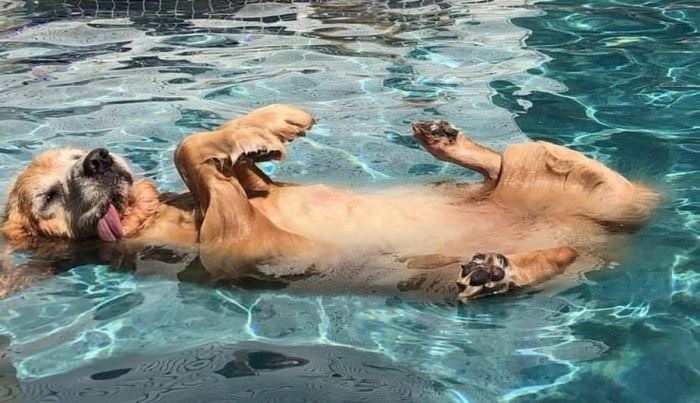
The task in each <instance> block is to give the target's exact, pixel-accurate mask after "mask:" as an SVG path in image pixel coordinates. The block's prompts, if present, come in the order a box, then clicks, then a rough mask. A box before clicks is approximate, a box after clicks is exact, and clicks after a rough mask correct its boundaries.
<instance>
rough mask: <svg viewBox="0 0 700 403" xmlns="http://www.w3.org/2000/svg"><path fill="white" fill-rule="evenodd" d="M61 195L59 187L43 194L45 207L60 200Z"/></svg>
mask: <svg viewBox="0 0 700 403" xmlns="http://www.w3.org/2000/svg"><path fill="white" fill-rule="evenodd" d="M60 194H61V189H60V188H59V187H57V186H54V187H52V188H51V189H49V190H48V191H46V193H44V194H43V203H44V207H46V206H48V205H49V204H51V203H52V202H53V201H55V200H56V199H58V196H59V195H60Z"/></svg>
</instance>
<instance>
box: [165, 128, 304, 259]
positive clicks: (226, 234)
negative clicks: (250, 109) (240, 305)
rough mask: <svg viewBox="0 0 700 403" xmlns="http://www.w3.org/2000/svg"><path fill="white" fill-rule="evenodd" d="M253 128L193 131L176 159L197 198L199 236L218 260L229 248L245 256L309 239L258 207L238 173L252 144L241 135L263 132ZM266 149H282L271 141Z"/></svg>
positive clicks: (285, 250) (291, 248) (279, 251)
mask: <svg viewBox="0 0 700 403" xmlns="http://www.w3.org/2000/svg"><path fill="white" fill-rule="evenodd" d="M254 130H255V129H254V128H239V129H237V133H231V132H230V131H221V130H218V131H212V132H203V133H195V134H192V135H190V136H188V137H186V138H185V139H183V140H182V142H180V144H179V146H178V147H177V149H176V151H175V165H176V166H177V169H178V172H179V173H180V176H181V177H182V179H183V180H184V182H185V184H186V185H187V187H188V188H189V190H190V192H191V193H192V196H193V198H194V200H195V221H196V224H197V227H198V229H199V242H200V244H201V245H202V246H203V247H204V249H206V250H207V251H209V252H210V253H212V254H214V255H216V256H217V259H216V260H218V261H221V259H225V255H226V254H229V255H233V254H236V255H237V256H236V257H237V258H239V259H244V260H258V259H264V258H268V257H273V256H279V255H287V254H295V253H296V252H298V251H299V250H303V249H304V247H305V246H307V245H306V244H307V243H308V242H307V241H306V240H305V239H303V238H302V237H299V236H297V235H295V234H291V233H288V232H286V231H284V230H282V229H280V228H278V227H276V226H275V225H274V224H273V223H272V222H271V221H270V220H269V219H268V218H267V217H266V216H265V215H263V214H262V213H261V212H260V211H259V210H257V209H256V208H254V207H253V206H252V205H251V204H250V202H249V201H248V197H247V195H246V192H245V190H244V188H243V186H241V184H240V183H239V181H238V179H237V178H236V176H235V170H233V169H232V167H233V166H234V165H235V164H236V161H237V159H238V158H240V156H241V155H242V154H243V153H245V152H246V151H247V148H246V147H248V146H250V145H251V144H252V143H251V142H248V143H244V142H242V139H244V138H248V139H249V140H250V141H256V140H255V139H256V138H257V136H259V135H260V133H254ZM267 140H269V139H264V138H263V140H260V141H267ZM246 144H247V145H246ZM267 150H268V151H270V152H280V151H279V150H275V149H273V148H270V147H268V148H267ZM281 152H283V151H281ZM224 252H225V253H224Z"/></svg>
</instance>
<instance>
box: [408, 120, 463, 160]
mask: <svg viewBox="0 0 700 403" xmlns="http://www.w3.org/2000/svg"><path fill="white" fill-rule="evenodd" d="M411 129H412V131H413V136H414V137H415V138H416V140H418V142H419V143H421V144H422V145H423V147H425V149H426V150H427V151H428V152H429V153H430V154H432V155H433V156H435V157H436V158H439V159H445V158H448V157H449V156H450V155H451V154H452V153H453V151H452V149H453V148H454V146H455V144H456V143H457V142H458V141H459V140H460V139H463V138H464V135H463V134H462V133H460V132H459V130H458V129H457V128H456V127H454V126H452V125H451V124H450V123H448V122H446V121H444V120H431V121H423V122H416V123H413V124H412V125H411Z"/></svg>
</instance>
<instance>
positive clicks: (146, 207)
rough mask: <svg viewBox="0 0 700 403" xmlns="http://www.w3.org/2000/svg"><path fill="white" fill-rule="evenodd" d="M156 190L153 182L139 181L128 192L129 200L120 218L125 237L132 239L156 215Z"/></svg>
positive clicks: (157, 205)
mask: <svg viewBox="0 0 700 403" xmlns="http://www.w3.org/2000/svg"><path fill="white" fill-rule="evenodd" d="M159 206H160V201H159V200H158V190H157V189H156V186H155V185H154V184H153V182H151V181H149V180H147V179H139V180H137V181H135V182H134V184H133V185H132V186H131V190H130V192H129V200H128V205H127V207H126V209H125V210H124V214H123V216H122V226H123V229H124V236H125V237H133V236H135V235H137V234H138V233H139V231H141V230H142V229H143V228H145V227H147V226H148V225H149V224H150V223H151V222H152V221H153V219H154V218H155V217H156V215H157V214H158V207H159Z"/></svg>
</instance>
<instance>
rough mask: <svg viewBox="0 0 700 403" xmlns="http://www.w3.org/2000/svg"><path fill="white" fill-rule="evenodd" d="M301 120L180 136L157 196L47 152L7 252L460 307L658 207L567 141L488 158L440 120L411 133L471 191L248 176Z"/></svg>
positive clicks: (595, 259)
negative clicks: (82, 255) (462, 173)
mask: <svg viewBox="0 0 700 403" xmlns="http://www.w3.org/2000/svg"><path fill="white" fill-rule="evenodd" d="M313 124H314V119H313V118H312V116H311V115H309V114H308V113H307V112H305V111H303V110H301V109H299V108H295V107H292V106H285V105H270V106H267V107H264V108H260V109H257V110H255V111H253V112H251V113H249V114H247V115H245V116H242V117H239V118H237V119H234V120H231V121H229V122H227V123H224V124H223V125H221V126H220V127H219V128H218V129H216V130H214V131H209V132H200V133H194V134H191V135H189V136H187V137H185V138H184V139H183V140H182V141H181V142H180V144H179V145H178V147H177V149H176V151H175V156H174V157H175V165H176V166H177V170H178V172H179V174H180V176H181V177H182V179H183V181H184V183H185V185H186V186H187V189H188V190H189V191H188V192H186V193H182V194H161V193H159V192H158V191H157V190H156V188H155V186H154V185H153V183H151V182H150V181H148V180H146V179H136V178H134V176H133V174H132V173H131V171H130V169H129V167H128V166H127V164H126V162H125V161H124V160H123V159H122V158H120V157H119V156H117V155H114V154H112V153H111V152H109V151H108V150H106V149H104V148H98V149H94V150H92V151H82V150H75V149H55V150H49V151H46V152H44V153H42V154H39V155H38V156H37V157H36V158H34V160H33V161H32V162H31V163H30V164H29V166H28V167H26V168H25V169H24V170H23V171H22V172H21V173H20V174H19V175H18V177H17V178H16V180H15V181H14V183H13V184H12V186H11V189H10V191H9V194H8V197H7V205H6V209H5V222H4V224H3V227H2V231H3V233H4V235H5V237H6V239H7V240H8V242H9V244H10V245H13V248H15V249H16V248H29V249H32V248H33V249H37V250H41V249H42V248H43V249H47V248H48V249H51V248H52V247H51V246H49V247H47V246H46V245H47V243H48V244H51V245H59V244H60V245H63V244H65V242H63V241H74V240H83V241H85V240H88V241H89V242H93V241H94V242H99V243H100V245H108V247H110V248H113V249H115V250H117V249H118V250H121V251H128V253H126V254H127V255H129V256H131V257H132V258H135V259H136V260H139V259H141V260H143V256H146V255H148V254H149V253H151V254H152V252H153V250H154V248H160V249H158V250H161V249H162V248H170V250H173V251H182V250H186V251H189V252H187V253H189V254H194V255H196V262H197V263H196V265H197V269H196V270H195V271H198V272H199V273H200V275H199V277H201V274H202V273H204V274H206V276H205V277H207V278H208V280H207V281H209V282H214V283H221V282H226V281H227V279H228V280H231V279H233V280H231V281H233V284H242V283H243V281H236V280H241V279H248V280H250V279H251V278H254V279H257V280H260V281H263V280H267V281H272V282H273V283H275V284H278V285H279V284H283V286H285V287H288V288H290V289H299V290H307V291H311V292H344V291H350V292H362V291H365V292H388V293H398V294H401V295H403V294H405V295H411V296H412V295H415V294H416V293H418V294H422V295H428V296H430V297H435V296H438V297H439V298H445V299H448V300H449V299H452V300H455V299H459V300H461V301H467V300H469V299H472V298H477V297H482V296H486V295H492V294H499V293H505V292H507V291H508V290H511V289H514V288H523V287H532V286H536V285H538V284H540V283H543V282H545V281H547V280H549V279H551V278H553V277H555V276H558V275H561V274H562V273H564V272H565V270H566V269H567V267H571V270H572V271H581V270H589V269H592V268H594V267H595V266H596V265H597V264H599V263H600V261H601V259H604V256H605V254H606V253H607V251H609V250H610V249H611V245H612V244H613V242H614V240H615V239H617V238H618V237H619V236H620V235H619V234H621V233H624V232H628V231H632V230H634V229H636V228H638V227H639V226H640V225H642V224H643V223H644V222H645V221H646V220H647V219H648V218H649V216H650V214H651V212H652V209H653V207H654V205H655V203H656V201H657V198H658V197H657V194H656V193H654V192H653V191H651V190H650V189H649V188H647V187H645V186H643V185H640V184H636V183H632V182H630V181H628V180H627V179H625V178H624V177H622V176H621V175H620V174H618V173H616V172H614V171H612V170H610V169H609V168H607V167H605V166H604V165H603V164H601V163H599V162H596V161H594V160H591V159H589V158H587V157H585V156H584V155H582V154H580V153H578V152H576V151H573V150H570V149H567V148H565V147H561V146H558V145H554V144H550V143H546V142H533V143H525V144H515V145H511V146H509V147H507V148H506V149H505V151H504V152H503V153H502V154H501V153H497V152H495V151H492V150H490V149H488V148H486V147H483V146H480V145H478V144H476V143H474V142H473V141H471V140H470V139H469V138H467V137H466V136H465V135H464V134H463V133H461V132H460V131H459V130H458V129H457V128H455V127H453V126H452V125H450V124H449V123H447V122H444V121H428V122H418V123H414V124H413V125H412V130H413V135H414V136H415V138H416V139H417V140H418V142H420V144H422V145H423V146H424V147H425V149H426V150H427V151H428V152H429V153H431V154H432V155H433V156H435V157H436V158H438V159H440V160H443V161H448V162H451V163H453V164H456V165H459V166H462V167H464V168H466V169H471V170H475V171H477V172H479V173H480V174H481V175H483V178H484V179H483V181H482V182H480V183H471V184H470V183H466V184H465V183H443V184H439V185H430V186H428V185H420V186H418V185H416V186H400V187H392V188H390V189H380V190H377V189H375V190H374V191H370V192H350V191H348V190H345V189H338V188H333V187H329V186H325V185H290V184H283V183H277V182H275V181H274V180H272V179H271V178H269V177H268V176H267V175H266V174H265V173H264V172H263V171H261V170H260V169H259V168H258V167H257V166H256V163H258V162H262V161H269V160H281V159H283V158H284V157H285V155H286V150H285V143H287V142H290V141H293V140H294V139H296V138H298V137H300V136H304V135H305V132H306V131H307V130H308V129H310V128H311V127H312V125H313ZM59 240H63V241H60V242H57V241H59ZM149 251H150V252H149ZM483 251H491V252H488V253H485V252H483ZM110 253H111V252H110ZM180 253H181V252H176V253H175V254H176V255H177V254H180ZM101 255H104V253H101ZM577 258H578V260H577ZM132 260H134V259H132ZM575 260H577V261H578V262H580V263H579V264H578V266H579V267H574V266H576V265H574V261H575ZM187 262H188V263H187V267H189V269H187V270H184V271H183V272H188V273H191V272H192V270H193V269H192V262H193V258H190V259H188V260H187ZM179 276H180V277H181V278H182V277H187V276H186V275H179ZM16 277H17V276H15V277H12V276H11V275H10V274H7V269H6V275H5V280H4V283H5V284H4V287H5V289H6V290H9V289H12V288H13V284H14V283H17V284H20V283H22V281H21V279H18V278H16Z"/></svg>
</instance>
